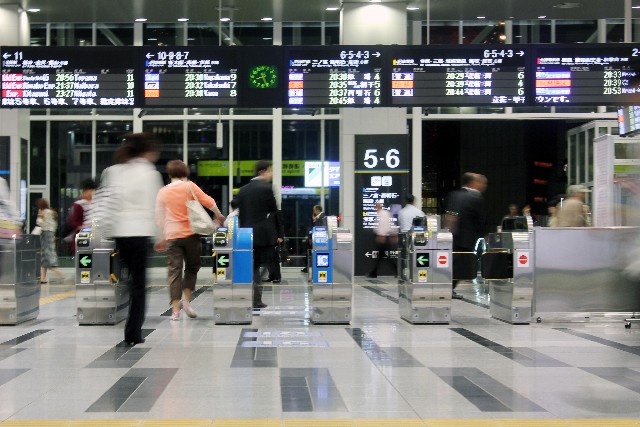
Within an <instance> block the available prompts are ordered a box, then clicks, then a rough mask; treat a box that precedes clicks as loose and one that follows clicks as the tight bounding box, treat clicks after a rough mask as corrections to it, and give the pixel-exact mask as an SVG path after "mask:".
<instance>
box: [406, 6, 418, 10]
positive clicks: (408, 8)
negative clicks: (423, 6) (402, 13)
mask: <svg viewBox="0 0 640 427" xmlns="http://www.w3.org/2000/svg"><path fill="white" fill-rule="evenodd" d="M407 10H420V8H419V7H418V6H407Z"/></svg>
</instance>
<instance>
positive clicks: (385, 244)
mask: <svg viewBox="0 0 640 427" xmlns="http://www.w3.org/2000/svg"><path fill="white" fill-rule="evenodd" d="M376 210H377V211H378V222H377V225H376V229H375V234H376V242H375V243H376V245H375V250H376V251H377V252H378V258H377V259H376V265H375V267H374V268H373V270H371V272H370V273H369V274H367V277H369V278H375V277H378V268H379V267H380V264H381V263H382V258H386V259H387V261H388V262H389V263H390V264H391V267H392V268H393V271H397V266H396V264H395V263H394V262H393V261H392V260H391V258H389V251H390V250H392V249H393V250H395V248H397V247H398V230H397V229H396V227H395V226H394V225H393V218H392V217H391V212H389V211H388V210H387V209H385V208H384V201H383V200H378V202H377V203H376Z"/></svg>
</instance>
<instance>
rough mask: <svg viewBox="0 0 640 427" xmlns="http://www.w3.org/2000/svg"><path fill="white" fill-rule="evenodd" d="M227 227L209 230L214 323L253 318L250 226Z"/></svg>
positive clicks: (233, 322)
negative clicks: (211, 245)
mask: <svg viewBox="0 0 640 427" xmlns="http://www.w3.org/2000/svg"><path fill="white" fill-rule="evenodd" d="M237 223H238V221H237V218H233V221H232V223H231V224H230V226H229V228H226V227H225V228H222V227H220V228H218V229H217V230H216V231H215V232H214V233H213V255H214V256H213V257H214V259H215V266H214V271H213V273H214V274H213V277H214V284H213V319H214V322H215V324H216V325H230V324H234V325H239V324H247V325H249V324H251V322H252V321H253V229H252V228H237Z"/></svg>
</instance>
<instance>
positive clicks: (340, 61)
mask: <svg viewBox="0 0 640 427" xmlns="http://www.w3.org/2000/svg"><path fill="white" fill-rule="evenodd" d="M384 56H385V55H384V54H383V50H382V49H381V47H380V46H378V47H377V46H330V47H324V48H323V47H314V48H291V49H289V50H288V51H287V52H286V53H285V59H286V67H287V69H286V70H287V73H288V74H287V84H288V86H287V100H286V105H288V106H289V107H376V106H382V105H384V102H383V91H384V89H383V84H382V79H383V72H382V68H383V64H384V60H385V58H384Z"/></svg>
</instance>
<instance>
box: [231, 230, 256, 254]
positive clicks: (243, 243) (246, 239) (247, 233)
mask: <svg viewBox="0 0 640 427" xmlns="http://www.w3.org/2000/svg"><path fill="white" fill-rule="evenodd" d="M233 248H234V250H236V249H239V250H250V249H253V228H238V229H237V230H236V241H235V244H234V245H233Z"/></svg>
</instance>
